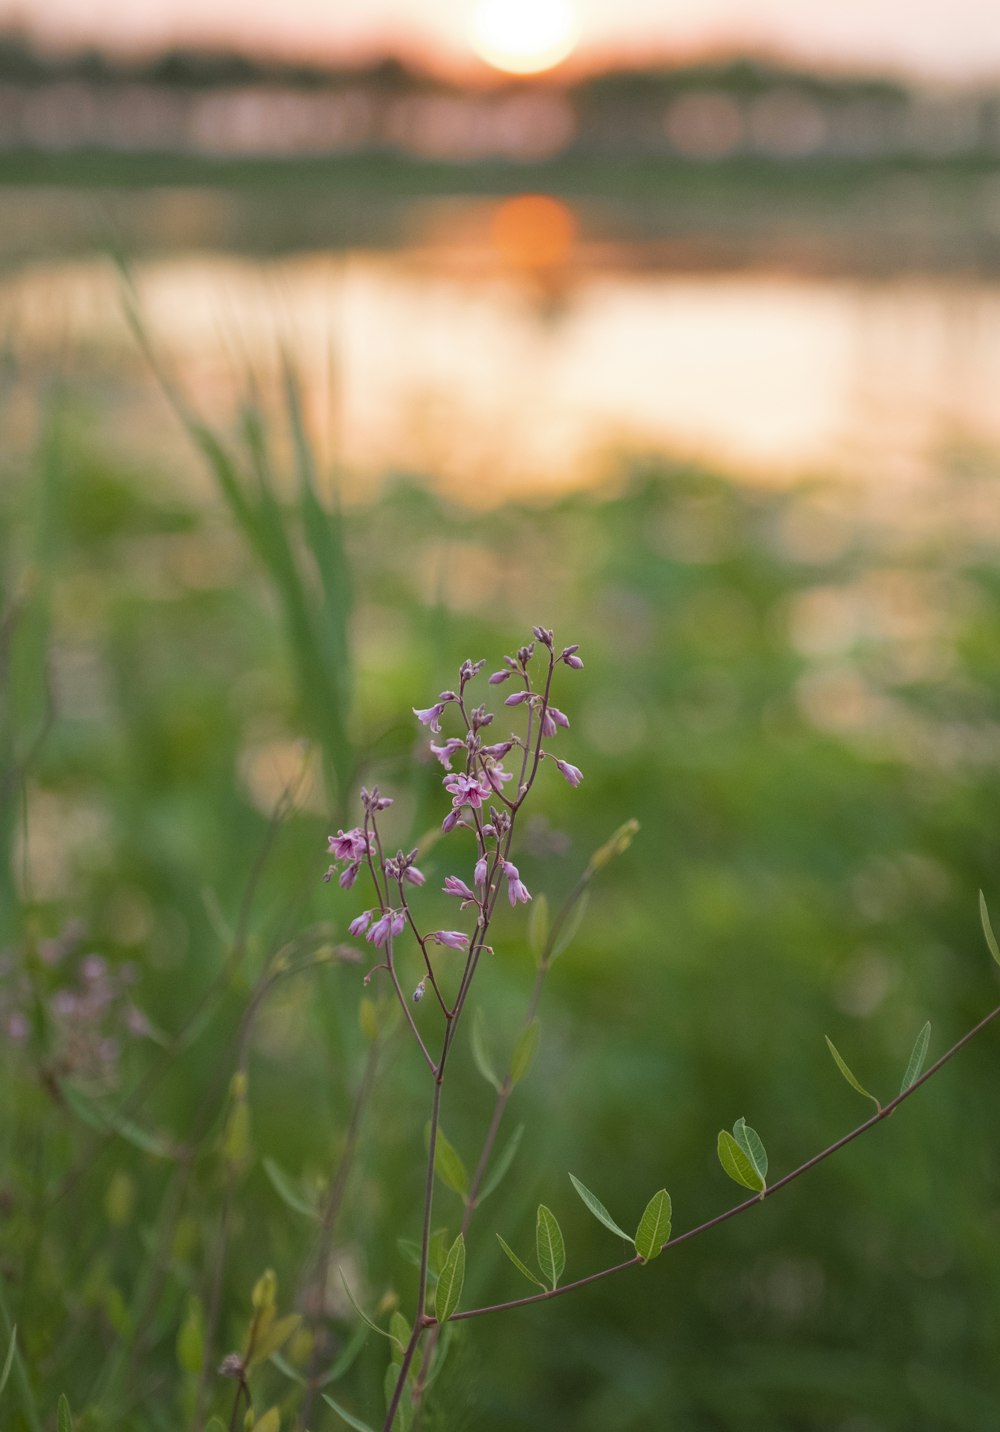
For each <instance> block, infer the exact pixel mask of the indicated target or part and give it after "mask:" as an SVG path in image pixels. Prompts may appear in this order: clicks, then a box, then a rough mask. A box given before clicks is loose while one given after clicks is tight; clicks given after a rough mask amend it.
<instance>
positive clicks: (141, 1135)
mask: <svg viewBox="0 0 1000 1432" xmlns="http://www.w3.org/2000/svg"><path fill="white" fill-rule="evenodd" d="M60 1093H61V1095H62V1098H63V1102H64V1103H65V1104H67V1105H68V1106H69V1108H70V1109H72V1111H73V1113H74V1114H76V1116H77V1118H79V1119H82V1120H83V1122H84V1123H85V1124H88V1125H89V1126H90V1127H91V1128H92V1129H97V1130H98V1131H99V1132H100V1133H105V1134H106V1133H113V1134H117V1135H118V1137H119V1138H122V1139H124V1140H125V1141H126V1143H130V1144H132V1145H133V1147H134V1148H137V1149H141V1150H142V1152H143V1153H146V1154H152V1155H153V1156H154V1157H155V1158H160V1159H172V1158H174V1157H175V1149H174V1146H173V1145H172V1144H171V1143H170V1142H169V1141H168V1140H167V1139H166V1138H161V1137H160V1136H159V1135H157V1134H154V1133H151V1132H150V1130H149V1129H144V1128H142V1127H140V1125H139V1124H137V1123H136V1122H135V1121H134V1120H133V1119H129V1118H126V1116H125V1115H124V1114H122V1113H120V1112H119V1111H118V1110H117V1109H111V1108H108V1107H107V1106H106V1105H105V1104H100V1103H98V1102H97V1101H96V1100H95V1099H90V1098H88V1097H87V1095H86V1094H81V1092H80V1090H79V1089H74V1088H73V1086H72V1085H71V1084H65V1085H60Z"/></svg>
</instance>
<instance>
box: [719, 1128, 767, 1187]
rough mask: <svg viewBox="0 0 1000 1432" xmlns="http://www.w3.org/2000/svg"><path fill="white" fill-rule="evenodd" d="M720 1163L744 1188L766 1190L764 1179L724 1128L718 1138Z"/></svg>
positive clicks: (734, 1180) (735, 1181)
mask: <svg viewBox="0 0 1000 1432" xmlns="http://www.w3.org/2000/svg"><path fill="white" fill-rule="evenodd" d="M717 1147H718V1152H719V1163H720V1164H721V1165H722V1167H723V1169H724V1170H725V1171H726V1173H727V1174H728V1175H729V1177H730V1178H731V1179H732V1180H733V1182H734V1183H738V1184H739V1185H740V1186H741V1187H742V1188H750V1189H753V1191H754V1193H763V1192H764V1180H763V1179H762V1178H761V1176H760V1174H759V1173H758V1172H757V1170H756V1169H755V1168H754V1166H753V1164H752V1163H751V1162H750V1160H749V1159H748V1158H747V1156H746V1154H745V1153H744V1152H743V1150H742V1149H741V1148H740V1146H739V1144H738V1143H737V1142H736V1140H735V1139H734V1138H733V1136H732V1134H730V1133H727V1132H726V1130H725V1129H723V1130H722V1131H721V1132H720V1134H719V1140H718V1145H717Z"/></svg>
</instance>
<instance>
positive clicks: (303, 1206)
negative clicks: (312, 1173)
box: [263, 1159, 319, 1222]
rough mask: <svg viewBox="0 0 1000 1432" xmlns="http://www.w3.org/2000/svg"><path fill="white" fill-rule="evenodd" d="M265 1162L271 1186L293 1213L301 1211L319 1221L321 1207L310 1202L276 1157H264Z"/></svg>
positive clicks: (307, 1216) (265, 1170) (265, 1169)
mask: <svg viewBox="0 0 1000 1432" xmlns="http://www.w3.org/2000/svg"><path fill="white" fill-rule="evenodd" d="M263 1164H264V1172H265V1173H266V1174H267V1176H268V1178H269V1179H270V1181H271V1187H272V1188H273V1189H274V1191H275V1193H276V1194H277V1195H278V1197H279V1198H280V1199H281V1201H282V1203H284V1204H286V1205H287V1207H288V1208H290V1209H291V1210H292V1212H293V1213H301V1214H303V1215H304V1216H305V1217H306V1218H311V1219H313V1221H314V1222H319V1209H318V1208H316V1206H315V1205H314V1204H312V1203H310V1202H309V1200H308V1198H306V1196H305V1194H304V1193H303V1192H302V1191H301V1190H300V1189H298V1188H296V1186H295V1183H294V1181H293V1180H292V1179H290V1178H289V1177H288V1174H287V1173H285V1171H284V1169H283V1168H282V1167H281V1166H280V1164H276V1163H275V1161H274V1159H264V1160H263Z"/></svg>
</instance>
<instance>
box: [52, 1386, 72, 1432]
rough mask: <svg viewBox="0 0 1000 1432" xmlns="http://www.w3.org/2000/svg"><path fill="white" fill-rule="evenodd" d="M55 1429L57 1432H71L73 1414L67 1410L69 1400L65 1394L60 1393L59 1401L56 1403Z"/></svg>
mask: <svg viewBox="0 0 1000 1432" xmlns="http://www.w3.org/2000/svg"><path fill="white" fill-rule="evenodd" d="M56 1427H57V1428H58V1432H73V1414H72V1412H70V1410H69V1399H68V1398H67V1396H66V1394H65V1392H60V1394H59V1401H58V1402H57V1403H56Z"/></svg>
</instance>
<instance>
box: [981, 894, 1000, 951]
mask: <svg viewBox="0 0 1000 1432" xmlns="http://www.w3.org/2000/svg"><path fill="white" fill-rule="evenodd" d="M979 918H980V920H982V922H983V934H984V935H985V936H986V943H987V945H988V946H989V950H990V954H991V955H992V956H993V958H994V959H995V960H996V962H997V964H998V965H1000V945H998V944H997V937H996V935H994V933H993V926H992V925H991V924H990V912H989V911H988V910H987V908H986V896H985V895H984V894H983V892H982V891H981V890H980V892H979Z"/></svg>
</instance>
